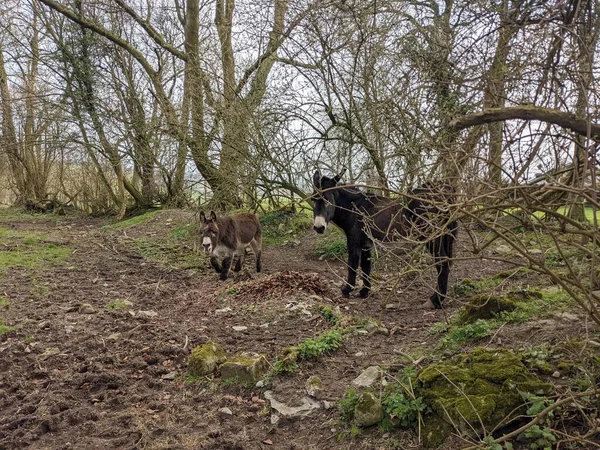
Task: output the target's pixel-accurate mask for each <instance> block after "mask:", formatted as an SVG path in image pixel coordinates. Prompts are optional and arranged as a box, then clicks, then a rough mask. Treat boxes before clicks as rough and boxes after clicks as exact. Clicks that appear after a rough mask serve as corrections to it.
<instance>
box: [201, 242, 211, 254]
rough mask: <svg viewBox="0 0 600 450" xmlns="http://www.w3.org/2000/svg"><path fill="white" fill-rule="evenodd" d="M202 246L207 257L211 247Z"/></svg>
mask: <svg viewBox="0 0 600 450" xmlns="http://www.w3.org/2000/svg"><path fill="white" fill-rule="evenodd" d="M202 246H203V247H204V253H206V254H207V255H209V254H210V252H211V248H210V247H211V245H210V244H208V245H202Z"/></svg>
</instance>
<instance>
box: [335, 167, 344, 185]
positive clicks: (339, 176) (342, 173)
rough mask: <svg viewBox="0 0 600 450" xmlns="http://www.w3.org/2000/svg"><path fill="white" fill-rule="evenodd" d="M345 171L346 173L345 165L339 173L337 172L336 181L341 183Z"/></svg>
mask: <svg viewBox="0 0 600 450" xmlns="http://www.w3.org/2000/svg"><path fill="white" fill-rule="evenodd" d="M345 173H346V168H345V167H344V168H343V169H342V171H341V172H340V173H339V174H337V175H336V176H335V177H333V179H334V181H335V182H336V183H339V182H340V180H341V179H342V177H343V176H344V174H345Z"/></svg>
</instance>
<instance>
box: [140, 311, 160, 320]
mask: <svg viewBox="0 0 600 450" xmlns="http://www.w3.org/2000/svg"><path fill="white" fill-rule="evenodd" d="M156 316H158V313H157V312H156V311H152V310H149V311H138V312H137V313H136V317H140V318H142V319H152V318H154V317H156Z"/></svg>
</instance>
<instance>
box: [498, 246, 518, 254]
mask: <svg viewBox="0 0 600 450" xmlns="http://www.w3.org/2000/svg"><path fill="white" fill-rule="evenodd" d="M496 252H497V253H500V254H501V255H511V254H513V253H514V249H513V248H512V247H511V246H510V245H506V244H501V245H499V246H497V247H496Z"/></svg>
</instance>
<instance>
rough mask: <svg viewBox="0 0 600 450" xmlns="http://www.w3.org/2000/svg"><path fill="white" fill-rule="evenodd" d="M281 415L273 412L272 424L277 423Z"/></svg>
mask: <svg viewBox="0 0 600 450" xmlns="http://www.w3.org/2000/svg"><path fill="white" fill-rule="evenodd" d="M279 420H280V419H279V416H278V415H277V414H271V425H277V424H278V423H279Z"/></svg>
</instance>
